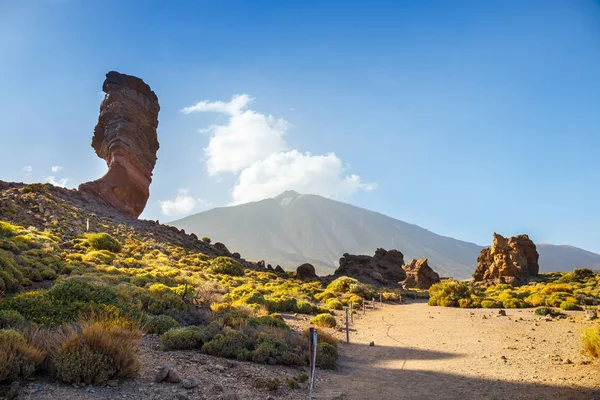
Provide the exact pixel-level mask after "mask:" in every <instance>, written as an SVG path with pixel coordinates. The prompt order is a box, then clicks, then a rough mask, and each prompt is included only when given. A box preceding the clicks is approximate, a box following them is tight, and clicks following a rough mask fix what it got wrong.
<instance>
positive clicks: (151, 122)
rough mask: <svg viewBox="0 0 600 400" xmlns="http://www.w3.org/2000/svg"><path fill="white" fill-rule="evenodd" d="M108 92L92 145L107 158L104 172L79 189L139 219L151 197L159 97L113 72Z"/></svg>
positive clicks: (106, 86) (140, 82)
mask: <svg viewBox="0 0 600 400" xmlns="http://www.w3.org/2000/svg"><path fill="white" fill-rule="evenodd" d="M102 90H103V91H104V92H105V93H106V95H105V96H104V100H103V101H102V104H101V105H100V117H99V118H98V124H97V125H96V127H95V128H94V137H93V138H92V147H93V148H94V150H96V154H97V155H98V157H100V158H103V159H104V160H106V163H107V164H108V172H107V173H106V174H105V175H104V176H103V177H101V178H100V179H97V180H95V181H91V182H86V183H83V184H81V185H80V186H79V190H81V191H84V192H87V193H90V194H93V195H95V196H97V197H100V198H102V199H103V200H104V201H105V202H107V203H108V204H110V205H112V206H113V207H115V208H117V209H119V210H121V211H122V212H123V213H125V214H127V215H130V216H132V217H135V218H137V217H138V216H139V215H140V214H141V213H142V211H144V207H146V202H147V201H148V197H149V196H150V183H151V182H152V170H153V169H154V165H155V164H156V152H157V151H158V147H159V145H158V138H157V134H156V129H157V127H158V112H159V110H160V106H159V105H158V98H157V97H156V94H155V93H154V92H153V91H152V90H151V89H150V86H148V85H147V84H145V83H144V81H143V80H141V79H139V78H136V77H135V76H130V75H125V74H120V73H118V72H115V71H111V72H109V73H108V74H106V80H105V81H104V84H103V85H102Z"/></svg>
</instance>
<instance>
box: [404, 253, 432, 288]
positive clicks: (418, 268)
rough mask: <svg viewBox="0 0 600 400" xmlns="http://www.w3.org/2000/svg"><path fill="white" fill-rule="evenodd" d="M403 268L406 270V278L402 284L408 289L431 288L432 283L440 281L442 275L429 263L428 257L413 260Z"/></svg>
mask: <svg viewBox="0 0 600 400" xmlns="http://www.w3.org/2000/svg"><path fill="white" fill-rule="evenodd" d="M402 269H404V272H406V279H405V280H404V281H403V282H402V285H403V286H404V287H405V288H407V289H412V288H417V289H429V288H430V287H431V285H433V284H434V283H438V282H439V281H440V276H439V275H438V274H437V272H435V271H434V270H433V269H431V267H430V266H429V264H427V259H426V258H422V259H420V260H412V261H411V262H410V263H409V264H406V265H403V266H402Z"/></svg>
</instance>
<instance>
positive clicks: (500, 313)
mask: <svg viewBox="0 0 600 400" xmlns="http://www.w3.org/2000/svg"><path fill="white" fill-rule="evenodd" d="M498 317H506V311H504V310H498Z"/></svg>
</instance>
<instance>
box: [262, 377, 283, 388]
mask: <svg viewBox="0 0 600 400" xmlns="http://www.w3.org/2000/svg"><path fill="white" fill-rule="evenodd" d="M264 388H265V389H267V390H269V391H275V390H277V389H279V379H277V378H269V379H267V381H266V382H265V384H264Z"/></svg>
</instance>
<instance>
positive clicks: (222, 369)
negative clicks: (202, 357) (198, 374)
mask: <svg viewBox="0 0 600 400" xmlns="http://www.w3.org/2000/svg"><path fill="white" fill-rule="evenodd" d="M215 369H216V370H217V371H219V372H223V371H225V367H224V366H222V365H221V364H217V365H215Z"/></svg>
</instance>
